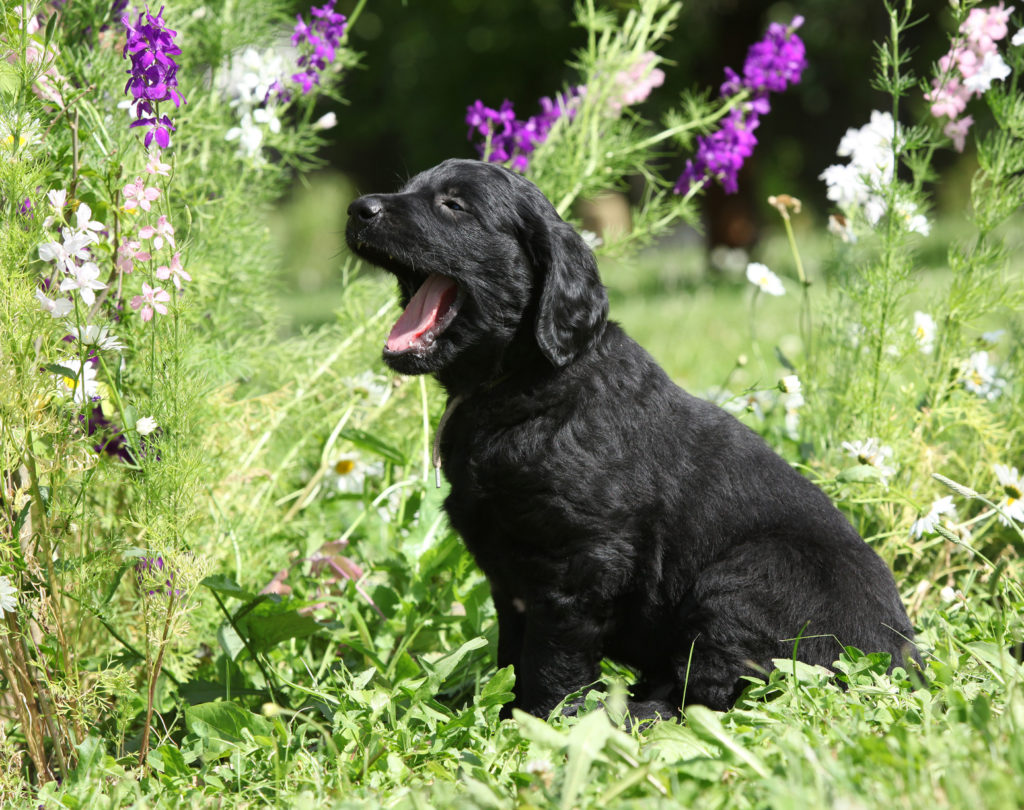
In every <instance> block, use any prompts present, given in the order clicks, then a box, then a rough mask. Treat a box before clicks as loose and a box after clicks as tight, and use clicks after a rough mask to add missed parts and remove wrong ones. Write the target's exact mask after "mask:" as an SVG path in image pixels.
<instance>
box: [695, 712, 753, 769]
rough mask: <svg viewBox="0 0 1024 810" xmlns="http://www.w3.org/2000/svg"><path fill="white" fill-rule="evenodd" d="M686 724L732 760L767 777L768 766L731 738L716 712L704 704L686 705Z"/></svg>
mask: <svg viewBox="0 0 1024 810" xmlns="http://www.w3.org/2000/svg"><path fill="white" fill-rule="evenodd" d="M686 724H687V726H688V727H689V728H691V729H693V731H694V733H695V734H696V735H697V736H698V737H700V738H701V739H702V740H707V741H709V742H712V743H714V744H715V745H717V746H718V747H719V748H721V749H722V751H723V752H724V753H726V754H728V755H730V757H731V758H732V759H733V760H736V761H739V762H741V763H744V764H745V765H748V766H750V768H751V769H752V770H753V771H754V772H755V773H756V774H757V775H758V776H760V777H761V778H762V779H767V778H768V774H769V771H768V768H766V767H765V765H764V763H763V762H761V760H760V758H759V757H757V756H755V755H754V754H752V753H751V752H750V751H748V750H747V749H746V748H744V747H743V746H742V745H740V744H739V743H738V742H736V740H734V739H733V737H732V735H730V734H729V732H728V731H726V730H725V727H724V726H722V721H721V719H720V715H719V714H718V713H717V712H713V711H711V709H709V708H707V707H706V706H687V707H686Z"/></svg>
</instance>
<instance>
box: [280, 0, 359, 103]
mask: <svg viewBox="0 0 1024 810" xmlns="http://www.w3.org/2000/svg"><path fill="white" fill-rule="evenodd" d="M334 3H335V0H327V2H326V3H324V4H323V6H322V7H321V8H316V7H315V6H314V7H313V8H311V9H310V10H309V13H310V17H311V18H312V22H311V23H310V24H307V23H306V21H305V20H303V19H302V15H301V14H297V15H296V20H297V22H296V23H295V31H294V33H293V34H292V45H294V46H295V47H296V48H299V49H300V50H302V55H301V56H300V57H299V59H298V62H297V64H298V66H299V67H300V68H302V70H301V71H300V72H298V73H295V74H293V75H292V81H294V82H295V83H297V84H298V85H300V86H301V87H302V92H303V94H306V93H308V92H309V91H310V90H312V89H313V85H315V84H320V74H321V73H323V72H324V71H325V70H326V69H327V66H328V65H329V64H331V63H332V62H333V61H334V59H335V57H336V56H337V50H338V47H339V46H340V45H341V39H342V37H344V36H345V29H346V27H347V25H348V23H347V21H346V18H345V15H344V14H338V13H337V12H336V11H335V10H334ZM278 92H279V94H280V93H281V92H282V91H281V89H280V88H279V90H278Z"/></svg>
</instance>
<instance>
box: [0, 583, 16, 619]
mask: <svg viewBox="0 0 1024 810" xmlns="http://www.w3.org/2000/svg"><path fill="white" fill-rule="evenodd" d="M17 610H18V589H17V588H15V587H14V586H13V585H12V584H11V578H10V577H8V576H2V577H0V619H2V618H3V617H4V614H5V613H16V612H17Z"/></svg>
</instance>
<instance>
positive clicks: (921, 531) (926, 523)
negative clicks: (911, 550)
mask: <svg viewBox="0 0 1024 810" xmlns="http://www.w3.org/2000/svg"><path fill="white" fill-rule="evenodd" d="M943 515H949V516H950V517H953V518H955V517H956V506H955V505H954V503H953V496H952V495H947V496H945V497H944V498H939V499H938V500H935V501H932V505H931V506H930V507H929V509H928V511H927V512H926V513H925V514H923V515H919V516H918V518H917V520H915V521H914V523H913V524H912V525H911V527H910V535H911V537H915V538H916V537H921V536H922V535H925V534H934V533H935V527H936V526H938V525H939V522H940V520H941V518H942V516H943Z"/></svg>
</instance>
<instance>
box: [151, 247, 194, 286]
mask: <svg viewBox="0 0 1024 810" xmlns="http://www.w3.org/2000/svg"><path fill="white" fill-rule="evenodd" d="M156 277H157V278H158V279H160V280H161V281H166V280H167V279H171V281H173V282H174V289H176V290H180V289H181V281H182V279H184V280H185V281H191V280H192V276H190V275H189V274H188V271H186V270H185V269H184V268H183V267H182V266H181V254H180V253H175V254H174V256H173V257H171V266H170V267H158V268H157V269H156Z"/></svg>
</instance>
